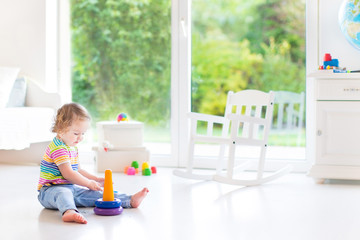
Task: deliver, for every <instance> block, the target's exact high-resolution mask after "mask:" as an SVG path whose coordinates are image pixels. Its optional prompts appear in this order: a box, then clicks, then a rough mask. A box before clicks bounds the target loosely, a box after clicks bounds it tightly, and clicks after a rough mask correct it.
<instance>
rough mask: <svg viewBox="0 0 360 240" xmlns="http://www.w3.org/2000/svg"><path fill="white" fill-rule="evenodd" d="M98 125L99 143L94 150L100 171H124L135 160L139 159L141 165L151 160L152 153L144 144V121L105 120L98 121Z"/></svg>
mask: <svg viewBox="0 0 360 240" xmlns="http://www.w3.org/2000/svg"><path fill="white" fill-rule="evenodd" d="M96 127H97V130H98V141H99V143H98V147H94V148H93V150H94V151H95V152H96V166H97V170H98V171H100V172H102V171H105V170H106V169H111V170H112V171H113V172H123V171H124V168H125V167H126V166H131V163H132V162H133V161H137V162H138V163H139V166H140V167H141V165H142V164H143V163H144V162H149V158H150V153H149V151H148V150H147V149H146V148H145V147H144V146H143V131H144V124H143V123H141V122H136V121H130V122H125V121H124V122H116V121H103V122H98V123H97V124H96Z"/></svg>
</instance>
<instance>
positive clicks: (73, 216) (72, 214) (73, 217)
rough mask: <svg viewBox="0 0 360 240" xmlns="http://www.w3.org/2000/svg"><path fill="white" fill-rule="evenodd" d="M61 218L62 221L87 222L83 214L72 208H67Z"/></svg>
mask: <svg viewBox="0 0 360 240" xmlns="http://www.w3.org/2000/svg"><path fill="white" fill-rule="evenodd" d="M62 220H63V221H64V222H77V223H83V224H86V223H87V221H86V219H85V218H84V216H83V215H81V214H80V213H78V212H76V211H75V210H72V209H70V210H67V211H66V212H65V213H64V215H63V216H62Z"/></svg>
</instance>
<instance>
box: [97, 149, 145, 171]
mask: <svg viewBox="0 0 360 240" xmlns="http://www.w3.org/2000/svg"><path fill="white" fill-rule="evenodd" d="M93 149H94V150H95V151H96V167H97V171H99V172H104V171H105V170H106V169H111V170H112V171H113V172H124V169H125V167H126V166H131V163H132V162H133V161H137V162H138V163H139V167H140V169H141V165H142V164H143V163H144V162H149V156H150V153H149V151H148V150H146V148H145V147H138V148H136V147H134V148H127V149H123V150H121V151H119V150H115V151H114V150H109V151H107V152H106V151H104V150H103V149H101V148H100V149H99V148H97V147H94V148H93Z"/></svg>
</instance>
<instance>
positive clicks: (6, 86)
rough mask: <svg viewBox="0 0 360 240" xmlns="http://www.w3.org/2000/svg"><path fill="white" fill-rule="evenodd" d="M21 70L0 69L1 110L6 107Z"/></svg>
mask: <svg viewBox="0 0 360 240" xmlns="http://www.w3.org/2000/svg"><path fill="white" fill-rule="evenodd" d="M18 73H19V68H9V67H0V108H4V107H6V104H7V103H8V100H9V96H10V93H11V89H12V87H13V85H14V82H15V80H16V77H17V75H18Z"/></svg>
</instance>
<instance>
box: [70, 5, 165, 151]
mask: <svg viewBox="0 0 360 240" xmlns="http://www.w3.org/2000/svg"><path fill="white" fill-rule="evenodd" d="M70 5H71V6H70V8H71V49H72V99H73V101H75V102H79V103H81V104H83V105H84V106H85V107H86V108H87V109H88V110H89V111H90V113H91V115H92V117H93V128H95V123H96V122H97V121H104V120H112V121H116V120H117V116H118V115H119V114H120V113H126V114H127V116H128V118H129V119H130V120H135V121H141V122H143V123H144V142H145V146H146V147H147V148H148V149H149V150H150V152H151V154H152V155H156V154H161V155H170V154H171V144H170V137H171V134H170V116H171V96H170V89H171V0H165V1H143V0H132V1H125V0H118V1H109V0H107V1H106V0H98V1H92V0H71V1H70ZM93 132H94V138H93V139H91V140H93V141H95V142H96V141H97V138H96V131H93Z"/></svg>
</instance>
